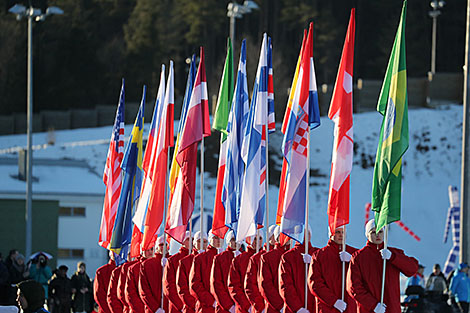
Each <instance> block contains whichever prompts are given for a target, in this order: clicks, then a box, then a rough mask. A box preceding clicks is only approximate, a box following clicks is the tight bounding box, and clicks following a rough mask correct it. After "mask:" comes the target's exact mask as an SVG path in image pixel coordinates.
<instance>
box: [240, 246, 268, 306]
mask: <svg viewBox="0 0 470 313" xmlns="http://www.w3.org/2000/svg"><path fill="white" fill-rule="evenodd" d="M265 253H266V251H265V250H260V251H258V253H255V254H254V255H253V256H252V257H251V258H250V261H248V268H247V269H246V274H245V294H246V297H247V298H248V300H249V301H250V303H251V305H252V306H253V309H252V310H251V312H253V313H261V312H262V311H263V310H264V308H265V303H264V298H263V296H262V295H261V292H260V291H259V287H258V273H259V271H258V269H259V262H260V258H261V256H262V255H263V254H265Z"/></svg>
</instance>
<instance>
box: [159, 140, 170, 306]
mask: <svg viewBox="0 0 470 313" xmlns="http://www.w3.org/2000/svg"><path fill="white" fill-rule="evenodd" d="M166 149H167V151H166V152H167V154H166V167H167V169H166V177H165V202H164V205H163V220H164V221H166V214H167V209H168V208H167V204H168V176H169V174H168V173H169V171H170V170H169V168H168V164H170V153H169V152H170V151H168V150H169V149H168V147H167V148H166ZM166 253H167V250H166V233H165V230H163V255H162V259H163V258H164V257H165V256H166ZM162 273H163V268H162ZM161 304H162V305H161V308H162V309H163V279H162V303H161Z"/></svg>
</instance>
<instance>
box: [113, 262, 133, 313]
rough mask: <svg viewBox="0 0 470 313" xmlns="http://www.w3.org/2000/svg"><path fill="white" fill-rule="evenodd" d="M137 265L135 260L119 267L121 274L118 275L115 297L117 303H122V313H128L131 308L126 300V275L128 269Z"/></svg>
mask: <svg viewBox="0 0 470 313" xmlns="http://www.w3.org/2000/svg"><path fill="white" fill-rule="evenodd" d="M135 263H137V259H136V260H134V261H129V262H126V263H124V264H123V265H121V267H122V268H121V274H120V275H119V282H118V288H117V297H118V299H119V301H121V303H122V312H123V313H130V312H131V307H130V306H129V303H127V300H126V281H127V273H128V272H129V267H131V266H132V265H133V264H135Z"/></svg>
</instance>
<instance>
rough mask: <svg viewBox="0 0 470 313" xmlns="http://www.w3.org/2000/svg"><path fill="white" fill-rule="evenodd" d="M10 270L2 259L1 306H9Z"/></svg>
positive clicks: (0, 261) (0, 263) (0, 264)
mask: <svg viewBox="0 0 470 313" xmlns="http://www.w3.org/2000/svg"><path fill="white" fill-rule="evenodd" d="M8 279H9V275H8V268H7V266H6V265H5V263H3V261H2V260H1V258H0V305H7V304H9V303H8V295H9V291H10V286H9V285H8Z"/></svg>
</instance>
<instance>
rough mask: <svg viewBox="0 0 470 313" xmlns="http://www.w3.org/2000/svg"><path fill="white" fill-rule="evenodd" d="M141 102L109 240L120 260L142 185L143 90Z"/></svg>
mask: <svg viewBox="0 0 470 313" xmlns="http://www.w3.org/2000/svg"><path fill="white" fill-rule="evenodd" d="M143 89H144V90H143V95H142V101H141V103H140V108H139V112H138V113H137V117H136V119H135V123H134V127H133V128H132V133H131V138H130V139H129V143H128V144H127V147H126V151H125V152H124V158H123V160H122V164H121V168H122V171H123V172H124V173H123V174H124V179H123V183H122V189H121V195H120V197H119V205H118V209H117V213H116V220H115V222H114V227H113V234H112V238H111V245H110V250H112V251H114V252H115V253H116V254H119V256H120V257H121V258H122V259H125V258H126V256H127V253H128V252H129V251H128V250H129V245H130V243H131V236H132V215H133V213H134V211H135V205H136V202H137V200H138V198H139V196H140V188H141V185H142V177H143V168H142V137H143V131H144V109H145V92H146V87H145V86H144V88H143Z"/></svg>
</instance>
